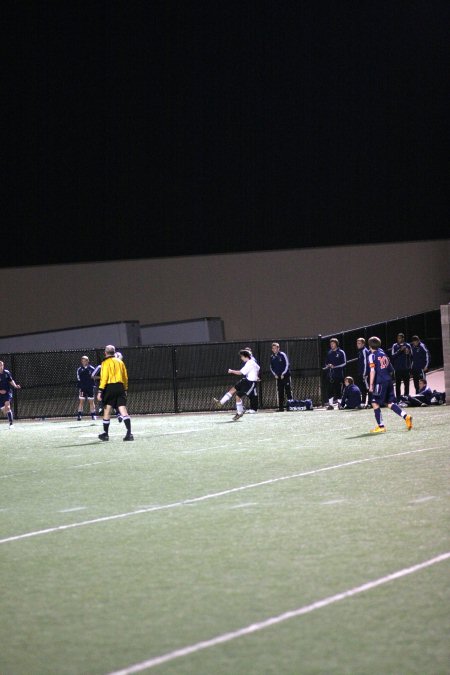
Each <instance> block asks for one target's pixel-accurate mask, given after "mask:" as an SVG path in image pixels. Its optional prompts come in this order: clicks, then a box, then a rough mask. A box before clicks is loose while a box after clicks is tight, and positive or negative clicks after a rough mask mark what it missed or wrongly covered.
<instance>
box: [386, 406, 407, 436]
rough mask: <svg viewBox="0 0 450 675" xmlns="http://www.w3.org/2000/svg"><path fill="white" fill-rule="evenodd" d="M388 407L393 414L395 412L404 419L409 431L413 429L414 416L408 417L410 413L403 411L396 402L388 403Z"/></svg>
mask: <svg viewBox="0 0 450 675" xmlns="http://www.w3.org/2000/svg"><path fill="white" fill-rule="evenodd" d="M387 406H388V408H390V409H391V410H392V412H395V414H396V415H399V416H400V417H402V418H403V419H404V421H405V424H406V428H407V429H408V431H410V430H411V429H412V416H411V415H408V413H407V412H405V411H404V410H402V409H401V408H400V406H399V405H398V404H397V403H395V402H392V403H388V404H387Z"/></svg>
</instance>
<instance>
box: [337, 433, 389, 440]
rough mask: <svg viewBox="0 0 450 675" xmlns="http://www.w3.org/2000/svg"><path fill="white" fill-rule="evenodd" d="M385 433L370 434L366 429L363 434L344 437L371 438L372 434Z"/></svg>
mask: <svg viewBox="0 0 450 675" xmlns="http://www.w3.org/2000/svg"><path fill="white" fill-rule="evenodd" d="M384 435H385V434H372V433H370V431H366V432H365V433H364V434H356V436H346V437H345V438H346V439H350V438H369V436H370V438H373V437H374V436H384Z"/></svg>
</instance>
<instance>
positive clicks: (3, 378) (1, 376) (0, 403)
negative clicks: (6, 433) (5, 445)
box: [0, 361, 20, 429]
mask: <svg viewBox="0 0 450 675" xmlns="http://www.w3.org/2000/svg"><path fill="white" fill-rule="evenodd" d="M11 388H13V389H20V384H16V383H15V382H14V380H13V378H12V375H11V373H10V372H9V370H6V368H5V364H4V363H3V361H0V410H1V411H2V412H3V413H4V414H5V415H6V416H7V418H8V422H9V428H10V429H11V428H12V425H13V419H14V416H13V412H12V410H11V400H12V391H11Z"/></svg>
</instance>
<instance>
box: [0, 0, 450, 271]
mask: <svg viewBox="0 0 450 675" xmlns="http://www.w3.org/2000/svg"><path fill="white" fill-rule="evenodd" d="M8 12H9V15H8ZM449 25H450V3H448V2H447V1H446V2H440V1H439V0H424V1H423V2H418V1H414V0H411V1H409V2H372V3H368V2H345V1H341V2H317V3H316V2H302V1H301V0H297V1H296V2H282V1H281V2H275V1H274V2H267V1H265V0H260V1H259V2H252V1H247V2H240V3H235V2H224V1H220V2H217V1H215V0H208V1H206V2H203V1H201V0H197V1H196V2H193V1H190V0H179V1H178V2H175V1H173V0H162V1H155V0H151V1H145V0H144V1H139V2H133V1H131V2H130V1H127V2H115V1H114V0H112V1H108V2H99V1H97V2H96V1H95V0H94V1H93V2H73V1H72V2H66V1H65V0H49V1H48V2H20V1H18V2H15V3H9V9H8V10H7V12H6V17H5V18H4V30H5V32H6V33H7V34H8V35H9V44H8V47H9V51H8V54H9V56H8V58H7V61H6V66H7V73H8V75H9V78H8V82H7V88H6V92H7V96H6V97H5V99H6V100H5V103H6V111H5V117H4V125H3V127H4V131H6V140H5V145H4V159H6V182H5V187H6V200H5V202H4V204H3V206H4V209H3V216H4V219H3V228H2V231H3V235H4V236H3V255H2V265H3V266H21V265H32V264H53V263H70V262H85V261H97V260H120V259H125V258H148V257H163V256H179V255H198V254H206V253H229V252H237V251H252V250H269V249H287V248H303V247H310V246H334V245H343V244H360V243H365V242H390V241H392V242H393V241H403V240H405V241H412V240H427V239H438V238H444V237H448V236H449V229H450V228H449V225H448V222H449V220H448V215H449V200H448V194H449V171H448V167H449V163H448V149H449V148H448V98H447V97H448V73H449V66H450V58H449V48H448V26H449ZM4 65H5V64H4Z"/></svg>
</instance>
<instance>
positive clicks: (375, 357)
mask: <svg viewBox="0 0 450 675" xmlns="http://www.w3.org/2000/svg"><path fill="white" fill-rule="evenodd" d="M369 349H370V352H371V353H370V354H369V368H370V384H369V391H370V392H371V393H372V408H373V409H374V413H375V419H376V421H377V426H376V427H375V429H371V433H372V434H381V433H383V432H385V431H386V427H385V426H384V422H383V417H382V415H381V408H380V406H381V405H382V404H383V403H384V404H385V405H387V407H388V408H390V409H391V410H392V411H393V412H395V413H396V414H397V415H400V417H403V419H404V420H405V424H406V428H407V429H408V431H409V430H410V429H412V417H411V415H407V413H406V412H405V411H404V410H402V409H401V408H400V406H399V405H398V404H397V400H396V398H395V394H394V384H393V382H392V374H393V373H394V368H393V367H392V364H391V362H390V360H389V357H388V356H387V355H386V354H385V353H384V351H383V350H382V349H381V340H380V338H378V337H376V336H374V337H371V338H369Z"/></svg>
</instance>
